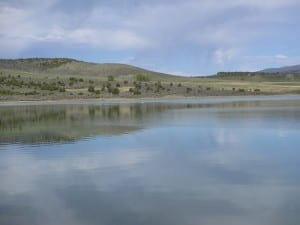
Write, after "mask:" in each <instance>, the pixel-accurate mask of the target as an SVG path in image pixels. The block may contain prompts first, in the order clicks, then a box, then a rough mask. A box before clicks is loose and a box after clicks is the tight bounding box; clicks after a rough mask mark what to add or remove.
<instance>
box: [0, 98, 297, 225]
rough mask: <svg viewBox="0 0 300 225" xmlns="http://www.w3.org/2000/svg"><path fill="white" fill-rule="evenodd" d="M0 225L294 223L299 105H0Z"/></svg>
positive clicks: (248, 101)
mask: <svg viewBox="0 0 300 225" xmlns="http://www.w3.org/2000/svg"><path fill="white" fill-rule="evenodd" d="M0 115H1V117H0V224H17V225H19V224H22V225H27V224H31V225H34V224H46V225H47V224H49V225H52V224H53V225H54V224H67V225H68V224H75V225H76V224H107V225H110V224H122V225H123V224H146V225H147V224H149V225H150V224H164V225H168V224H170V225H171V224H172V225H173V224H174V225H176V224H178V225H179V224H191V225H194V224H195V225H196V224H204V225H211V224H224V225H227V224H228V225H235V224H245V225H247V224H249V225H250V224H251V225H255V224H257V225H266V224H275V225H277V224H278V225H279V224H287V225H289V224H291V225H292V224H298V222H299V221H300V214H299V211H300V170H299V165H300V152H299V146H300V139H299V137H300V97H297V96H277V97H274V96H272V97H258V98H256V97H255V98H252V97H250V98H205V99H193V98H191V99H159V100H138V101H135V102H121V103H120V102H113V103H112V102H105V103H103V102H100V103H99V102H93V103H91V102H85V103H80V104H78V103H76V104H73V103H72V104H52V103H51V104H50V105H49V104H46V105H39V104H37V105H35V104H33V105H26V104H25V105H20V106H16V105H5V106H3V105H2V106H0Z"/></svg>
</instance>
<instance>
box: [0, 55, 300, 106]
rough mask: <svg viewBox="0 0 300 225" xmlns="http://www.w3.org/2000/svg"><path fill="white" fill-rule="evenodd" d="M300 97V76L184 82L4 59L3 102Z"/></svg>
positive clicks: (111, 68)
mask: <svg viewBox="0 0 300 225" xmlns="http://www.w3.org/2000/svg"><path fill="white" fill-rule="evenodd" d="M266 94H300V75H299V74H297V73H275V74H272V73H264V72H256V73H248V72H220V73H218V74H217V75H214V76H210V77H180V76H173V75H169V74H163V73H157V72H152V71H149V70H144V69H141V68H138V67H134V66H130V65H124V64H111V63H106V64H96V63H86V62H81V61H77V60H73V59H64V58H62V59H59V58H58V59H19V60H0V100H48V99H53V100H55V99H76V98H112V97H126V98H135V97H162V96H224V95H227V96H228V95H266Z"/></svg>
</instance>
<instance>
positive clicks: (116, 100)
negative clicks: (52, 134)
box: [0, 94, 300, 107]
mask: <svg viewBox="0 0 300 225" xmlns="http://www.w3.org/2000/svg"><path fill="white" fill-rule="evenodd" d="M277 99H280V100H284V99H287V100H293V99H297V100H298V99H299V100H300V95H290V94H285V95H247V96H245V95H243V96H202V97H199V96H195V97H192V96H189V97H185V96H164V97H157V98H155V97H153V98H151V97H145V98H93V99H91V98H89V99H57V100H24V101H23V100H1V101H0V107H1V106H22V105H25V106H26V105H29V106H30V105H78V104H88V105H89V104H131V103H151V102H166V101H167V102H168V101H170V102H177V101H178V102H182V101H185V100H186V101H187V102H188V101H199V102H200V103H201V101H204V102H205V101H206V100H209V101H211V100H214V101H218V100H220V101H224V100H228V101H240V100H249V101H259V100H261V101H263V100H277Z"/></svg>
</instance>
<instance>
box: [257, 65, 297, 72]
mask: <svg viewBox="0 0 300 225" xmlns="http://www.w3.org/2000/svg"><path fill="white" fill-rule="evenodd" d="M259 72H264V73H300V64H299V65H293V66H284V67H279V68H268V69H264V70H261V71H259Z"/></svg>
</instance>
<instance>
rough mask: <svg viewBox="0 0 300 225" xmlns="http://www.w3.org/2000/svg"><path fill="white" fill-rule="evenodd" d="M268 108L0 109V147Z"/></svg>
mask: <svg viewBox="0 0 300 225" xmlns="http://www.w3.org/2000/svg"><path fill="white" fill-rule="evenodd" d="M270 104H271V103H265V102H261V101H240V102H223V103H193V102H191V103H182V104H178V103H163V102H161V103H157V102H156V103H154V102H153V103H145V104H142V103H135V104H116V105H56V106H55V105H52V106H50V105H48V106H7V107H0V115H1V117H0V134H1V135H0V143H17V142H21V143H43V142H64V141H66V142H69V141H74V140H77V139H81V138H85V137H89V136H95V135H119V134H124V133H128V132H132V131H136V130H138V129H142V128H143V127H141V126H142V125H141V124H143V123H141V122H143V121H147V120H149V119H150V120H151V119H152V120H156V119H155V118H157V117H155V115H157V114H162V113H164V112H167V111H168V110H173V109H186V108H209V107H217V108H228V107H232V108H241V107H259V106H264V105H266V106H270ZM275 106H276V104H275ZM152 122H153V121H152ZM154 122H155V121H154Z"/></svg>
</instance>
